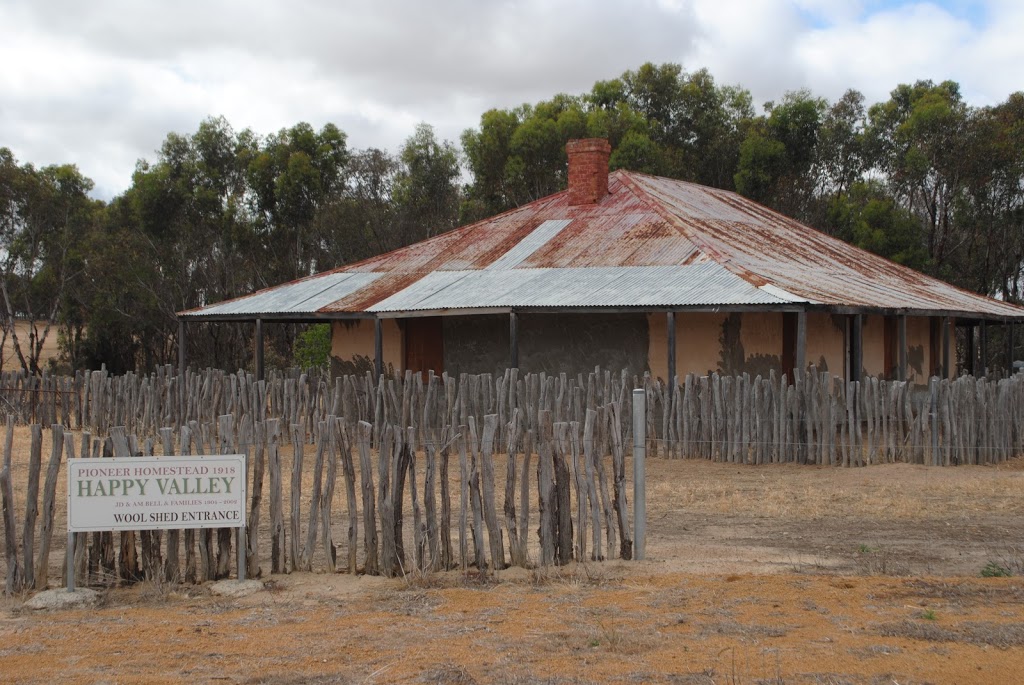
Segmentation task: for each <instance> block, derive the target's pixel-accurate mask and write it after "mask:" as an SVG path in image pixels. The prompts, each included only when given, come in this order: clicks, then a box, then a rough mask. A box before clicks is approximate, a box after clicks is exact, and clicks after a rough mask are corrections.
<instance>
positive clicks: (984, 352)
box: [978, 321, 988, 378]
mask: <svg viewBox="0 0 1024 685" xmlns="http://www.w3.org/2000/svg"><path fill="white" fill-rule="evenodd" d="M978 348H979V350H978V351H979V352H980V353H981V360H980V363H979V364H978V371H980V372H981V375H982V376H985V377H986V378H987V377H988V321H982V322H981V331H980V332H979V336H978Z"/></svg>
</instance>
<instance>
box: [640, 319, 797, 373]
mask: <svg viewBox="0 0 1024 685" xmlns="http://www.w3.org/2000/svg"><path fill="white" fill-rule="evenodd" d="M675 319H676V374H677V375H679V376H685V375H686V374H688V373H695V374H698V375H702V376H703V375H705V374H707V373H709V372H716V371H717V372H719V373H749V374H751V375H752V376H757V375H758V374H760V375H762V376H767V375H768V373H769V372H770V371H771V370H772V369H774V370H775V371H781V369H782V314H781V313H774V312H765V313H759V312H744V313H742V314H741V313H733V314H713V313H703V312H699V313H684V312H678V313H676V315H675ZM647 322H648V328H649V330H650V345H649V347H648V357H649V359H650V368H651V374H652V375H653V376H655V377H657V378H662V379H667V377H668V355H667V350H668V338H667V331H668V325H667V324H668V322H667V317H666V315H665V314H662V313H658V314H649V315H648V316H647Z"/></svg>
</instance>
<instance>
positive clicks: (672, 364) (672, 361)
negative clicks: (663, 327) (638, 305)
mask: <svg viewBox="0 0 1024 685" xmlns="http://www.w3.org/2000/svg"><path fill="white" fill-rule="evenodd" d="M665 318H666V319H667V323H668V387H669V389H670V390H672V389H674V388H675V387H676V313H675V312H669V313H668V314H667V315H666V317H665Z"/></svg>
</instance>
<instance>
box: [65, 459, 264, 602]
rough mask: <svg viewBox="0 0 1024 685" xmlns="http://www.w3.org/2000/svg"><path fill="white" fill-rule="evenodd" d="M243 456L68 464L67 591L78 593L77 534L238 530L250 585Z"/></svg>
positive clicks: (240, 554) (242, 572)
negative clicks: (75, 548) (174, 530)
mask: <svg viewBox="0 0 1024 685" xmlns="http://www.w3.org/2000/svg"><path fill="white" fill-rule="evenodd" d="M245 467H246V464H245V455H244V454H224V455H216V456H189V457H115V458H110V459H103V460H97V459H69V460H68V547H67V549H68V559H67V564H68V591H69V592H74V590H75V568H74V554H75V551H74V545H75V533H84V532H89V531H108V530H109V531H114V530H125V531H127V530H162V529H174V528H238V529H239V535H238V540H239V545H240V546H239V550H238V579H239V580H245V549H244V548H242V547H241V544H244V540H245V539H246V535H245V500H246V477H245V475H246V468H245Z"/></svg>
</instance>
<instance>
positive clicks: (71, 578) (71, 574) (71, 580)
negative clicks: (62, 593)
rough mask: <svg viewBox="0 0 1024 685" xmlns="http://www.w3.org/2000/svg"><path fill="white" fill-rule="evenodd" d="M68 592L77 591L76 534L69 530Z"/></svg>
mask: <svg viewBox="0 0 1024 685" xmlns="http://www.w3.org/2000/svg"><path fill="white" fill-rule="evenodd" d="M67 557H68V558H67V565H68V592H74V591H75V534H74V533H72V532H71V531H68V544H67Z"/></svg>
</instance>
